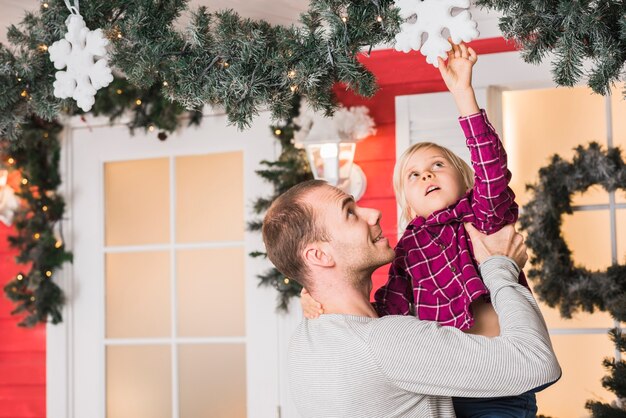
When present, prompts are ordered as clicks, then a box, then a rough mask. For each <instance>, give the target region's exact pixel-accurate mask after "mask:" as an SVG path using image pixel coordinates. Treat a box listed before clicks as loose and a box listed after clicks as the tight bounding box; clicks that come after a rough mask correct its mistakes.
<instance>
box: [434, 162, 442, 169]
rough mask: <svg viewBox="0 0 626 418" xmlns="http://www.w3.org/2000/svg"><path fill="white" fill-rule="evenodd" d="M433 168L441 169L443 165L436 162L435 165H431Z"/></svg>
mask: <svg viewBox="0 0 626 418" xmlns="http://www.w3.org/2000/svg"><path fill="white" fill-rule="evenodd" d="M433 167H437V168H441V167H443V163H442V162H436V163H435V164H433Z"/></svg>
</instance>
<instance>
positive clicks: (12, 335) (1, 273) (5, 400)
mask: <svg viewBox="0 0 626 418" xmlns="http://www.w3.org/2000/svg"><path fill="white" fill-rule="evenodd" d="M13 233H14V231H13V229H12V228H8V227H6V226H5V225H4V224H3V223H0V287H1V288H4V285H5V284H6V283H7V282H9V281H10V280H12V279H13V278H14V277H15V276H16V275H17V273H18V272H19V271H20V269H23V266H18V265H16V264H15V256H16V255H17V252H16V251H15V250H12V249H10V248H9V244H8V242H7V237H8V236H9V235H11V234H13ZM13 308H14V305H13V303H12V302H11V301H10V300H9V299H8V298H7V297H6V296H5V295H4V291H2V295H0V418H43V417H45V416H46V328H45V326H44V325H40V326H37V327H36V328H34V329H28V328H22V327H18V326H17V323H18V322H19V318H17V317H16V316H12V315H11V310H12V309H13Z"/></svg>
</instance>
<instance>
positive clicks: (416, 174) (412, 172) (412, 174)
mask: <svg viewBox="0 0 626 418" xmlns="http://www.w3.org/2000/svg"><path fill="white" fill-rule="evenodd" d="M414 177H419V173H417V172H415V171H411V172H410V173H409V179H412V178H414Z"/></svg>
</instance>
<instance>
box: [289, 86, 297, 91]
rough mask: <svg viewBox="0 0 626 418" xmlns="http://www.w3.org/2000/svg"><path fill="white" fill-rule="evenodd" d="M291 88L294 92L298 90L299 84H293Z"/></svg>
mask: <svg viewBox="0 0 626 418" xmlns="http://www.w3.org/2000/svg"><path fill="white" fill-rule="evenodd" d="M289 90H291V91H292V92H294V91H296V90H298V86H291V87H289Z"/></svg>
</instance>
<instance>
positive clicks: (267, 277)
mask: <svg viewBox="0 0 626 418" xmlns="http://www.w3.org/2000/svg"><path fill="white" fill-rule="evenodd" d="M299 110H300V97H298V96H294V98H293V99H292V102H291V110H290V113H289V117H288V118H287V120H286V121H285V122H284V123H281V124H277V125H273V126H271V129H272V133H273V134H274V136H275V137H276V138H277V139H278V141H279V142H280V145H281V153H280V156H279V157H278V160H277V161H262V162H261V164H262V165H264V166H266V167H267V169H264V170H257V172H256V173H257V174H258V175H259V176H260V177H261V178H263V179H264V180H266V181H268V182H270V183H271V184H272V185H273V186H274V192H273V193H272V195H271V196H268V197H261V198H258V199H257V200H256V202H255V203H254V212H255V213H256V214H257V215H261V214H263V213H265V211H266V210H267V209H269V207H270V205H271V204H272V202H273V201H274V200H275V199H276V198H277V197H278V196H280V195H281V194H283V193H284V192H286V191H287V190H289V189H290V188H291V187H293V186H295V185H296V184H298V183H302V182H303V181H306V180H311V179H313V174H312V173H311V168H310V166H309V163H308V160H307V156H306V151H305V150H303V149H299V148H296V147H295V145H294V143H295V141H294V133H295V132H296V131H297V130H298V129H299V127H298V126H297V125H296V124H295V123H294V119H295V118H296V117H298V115H299ZM262 226H263V222H262V221H261V220H257V221H253V222H249V223H248V230H250V231H260V230H261V227H262ZM250 255H251V256H253V257H266V256H267V254H266V253H264V252H260V251H257V252H254V253H251V254H250ZM257 277H258V278H259V279H260V285H263V286H271V287H273V288H275V289H276V290H277V291H278V298H277V299H278V303H277V309H279V310H282V311H287V308H288V306H289V300H290V299H291V298H292V297H294V296H299V295H300V291H301V290H302V286H300V285H299V284H298V283H297V282H296V281H295V280H291V279H289V278H288V277H285V276H283V274H282V273H280V272H279V271H278V270H276V269H275V268H270V269H269V270H268V271H266V272H265V273H263V274H259V275H258V276H257Z"/></svg>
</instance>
